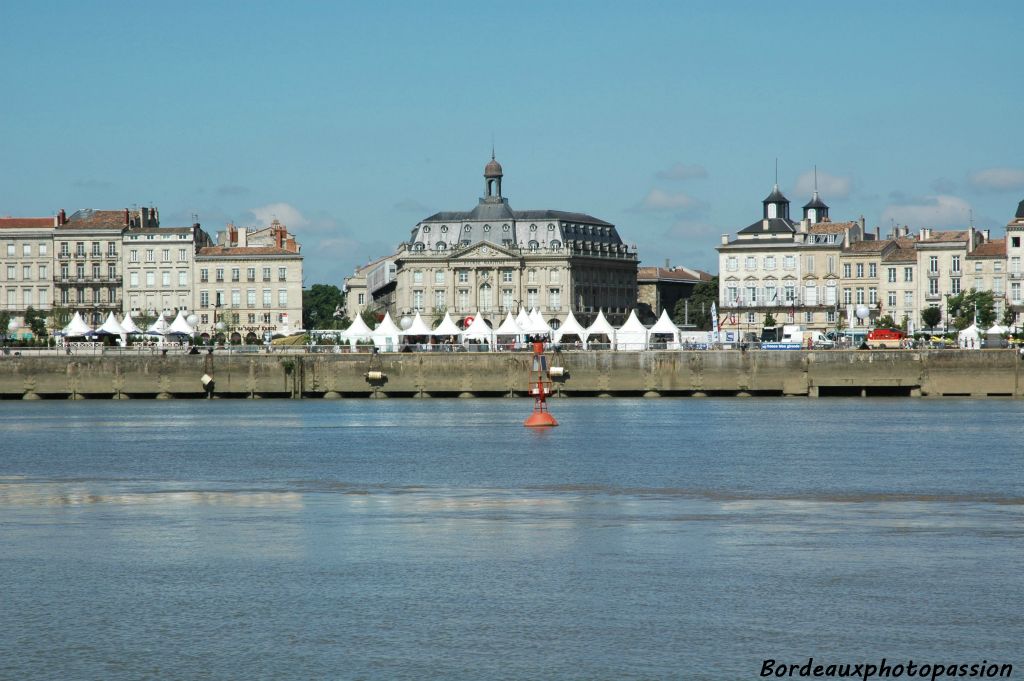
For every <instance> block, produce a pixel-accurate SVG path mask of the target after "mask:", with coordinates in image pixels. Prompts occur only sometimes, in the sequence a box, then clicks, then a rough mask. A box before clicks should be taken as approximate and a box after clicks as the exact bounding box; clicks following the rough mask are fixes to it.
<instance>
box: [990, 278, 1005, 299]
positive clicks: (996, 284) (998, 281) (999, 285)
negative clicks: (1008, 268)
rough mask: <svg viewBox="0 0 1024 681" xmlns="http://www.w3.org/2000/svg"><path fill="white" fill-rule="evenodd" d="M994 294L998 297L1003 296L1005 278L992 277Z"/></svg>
mask: <svg viewBox="0 0 1024 681" xmlns="http://www.w3.org/2000/svg"><path fill="white" fill-rule="evenodd" d="M992 293H994V294H996V297H997V298H998V297H999V296H1001V295H1003V278H1002V277H992Z"/></svg>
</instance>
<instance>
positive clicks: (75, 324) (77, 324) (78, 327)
mask: <svg viewBox="0 0 1024 681" xmlns="http://www.w3.org/2000/svg"><path fill="white" fill-rule="evenodd" d="M61 333H62V334H64V335H65V336H72V337H75V336H84V335H86V334H87V333H92V327H90V326H89V325H88V324H86V323H85V321H84V320H83V319H82V315H80V314H79V313H77V312H76V313H75V316H74V317H72V318H71V321H70V322H68V325H67V326H65V327H64V328H63V329H62V330H61Z"/></svg>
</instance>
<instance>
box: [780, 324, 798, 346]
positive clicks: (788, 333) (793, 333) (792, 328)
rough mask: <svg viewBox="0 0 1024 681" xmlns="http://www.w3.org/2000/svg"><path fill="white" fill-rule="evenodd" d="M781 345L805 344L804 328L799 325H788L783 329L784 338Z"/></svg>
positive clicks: (781, 339)
mask: <svg viewBox="0 0 1024 681" xmlns="http://www.w3.org/2000/svg"><path fill="white" fill-rule="evenodd" d="M779 342H780V343H795V344H796V345H803V344H804V327H802V326H800V325H799V324H786V325H785V326H783V327H782V338H780V339H779Z"/></svg>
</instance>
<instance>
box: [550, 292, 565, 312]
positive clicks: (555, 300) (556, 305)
mask: <svg viewBox="0 0 1024 681" xmlns="http://www.w3.org/2000/svg"><path fill="white" fill-rule="evenodd" d="M548 309H549V310H552V311H554V312H558V311H559V310H561V309H562V290H561V289H557V288H553V289H550V290H549V291H548Z"/></svg>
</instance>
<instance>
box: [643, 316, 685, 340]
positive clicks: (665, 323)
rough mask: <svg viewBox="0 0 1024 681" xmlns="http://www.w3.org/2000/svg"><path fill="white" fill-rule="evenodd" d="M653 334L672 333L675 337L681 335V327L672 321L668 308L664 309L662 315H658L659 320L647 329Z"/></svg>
mask: <svg viewBox="0 0 1024 681" xmlns="http://www.w3.org/2000/svg"><path fill="white" fill-rule="evenodd" d="M647 332H648V333H649V334H651V335H652V336H653V335H654V334H656V333H670V334H672V336H673V338H678V337H679V327H678V326H676V325H675V324H673V323H672V320H671V319H670V318H669V316H668V310H662V311H661V316H660V317H658V321H656V322H655V323H654V326H652V327H651V328H650V329H648V330H647Z"/></svg>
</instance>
